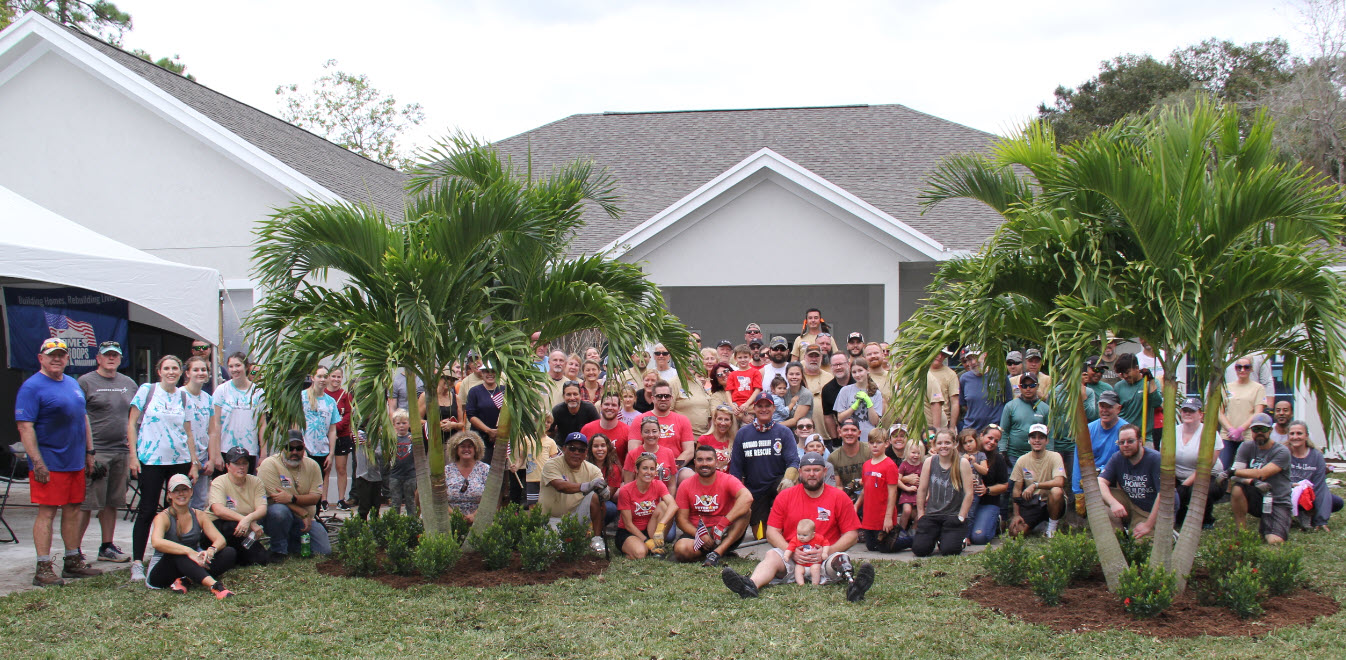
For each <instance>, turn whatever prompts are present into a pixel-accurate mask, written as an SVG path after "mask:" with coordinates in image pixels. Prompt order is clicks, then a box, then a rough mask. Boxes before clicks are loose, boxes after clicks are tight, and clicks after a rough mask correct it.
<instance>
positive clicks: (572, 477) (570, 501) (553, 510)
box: [538, 455, 603, 518]
mask: <svg viewBox="0 0 1346 660" xmlns="http://www.w3.org/2000/svg"><path fill="white" fill-rule="evenodd" d="M601 476H603V473H602V471H601V470H599V469H598V466H597V465H594V464H593V463H590V462H589V461H585V462H583V463H581V464H580V466H579V468H578V469H574V470H572V469H570V465H569V464H567V463H566V457H565V456H564V455H562V456H557V457H555V458H553V459H551V460H549V461H547V462H546V463H543V464H542V485H541V493H540V494H539V496H538V505H539V506H541V507H542V508H543V509H545V510H546V511H547V512H548V514H550V515H551V517H553V518H560V517H561V516H564V515H565V514H567V513H570V512H571V511H572V510H573V509H574V508H575V507H576V506H578V505H579V503H580V500H583V499H584V494H583V493H578V492H576V493H562V492H561V491H559V490H556V489H555V488H552V486H551V482H553V481H556V480H557V479H561V480H563V481H569V482H570V483H574V484H582V483H584V482H586V481H593V480H594V479H597V478H599V477H601Z"/></svg>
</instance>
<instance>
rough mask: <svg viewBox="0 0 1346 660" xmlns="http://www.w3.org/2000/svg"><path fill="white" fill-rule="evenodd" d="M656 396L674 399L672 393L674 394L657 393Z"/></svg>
mask: <svg viewBox="0 0 1346 660" xmlns="http://www.w3.org/2000/svg"><path fill="white" fill-rule="evenodd" d="M654 398H656V399H672V398H673V395H672V394H656V395H654Z"/></svg>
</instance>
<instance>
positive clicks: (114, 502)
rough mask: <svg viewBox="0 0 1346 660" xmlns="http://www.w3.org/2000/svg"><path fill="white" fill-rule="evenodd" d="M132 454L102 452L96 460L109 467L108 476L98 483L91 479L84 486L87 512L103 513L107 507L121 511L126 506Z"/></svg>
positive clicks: (84, 507) (83, 506) (84, 506)
mask: <svg viewBox="0 0 1346 660" xmlns="http://www.w3.org/2000/svg"><path fill="white" fill-rule="evenodd" d="M130 456H131V455H130V454H129V453H128V452H124V451H100V452H98V454H97V455H96V456H95V457H94V460H96V461H98V462H99V463H102V464H103V465H106V466H107V474H106V475H105V476H104V477H103V478H102V479H99V480H97V481H94V480H92V479H89V480H87V481H86V483H85V486H84V504H83V505H82V506H80V508H81V509H83V510H85V511H102V510H103V509H104V508H105V507H112V508H114V509H120V508H122V507H124V506H126V483H127V481H128V480H129V479H130V477H131V473H130V471H129V470H128V469H127V466H126V462H127V459H128V458H130ZM85 472H88V470H85Z"/></svg>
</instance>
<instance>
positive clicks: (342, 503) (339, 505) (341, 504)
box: [337, 500, 351, 511]
mask: <svg viewBox="0 0 1346 660" xmlns="http://www.w3.org/2000/svg"><path fill="white" fill-rule="evenodd" d="M337 508H338V509H341V510H342V511H350V510H351V505H350V504H349V503H347V502H346V500H337Z"/></svg>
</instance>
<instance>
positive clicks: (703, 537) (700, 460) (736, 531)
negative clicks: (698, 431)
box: [673, 445, 752, 566]
mask: <svg viewBox="0 0 1346 660" xmlns="http://www.w3.org/2000/svg"><path fill="white" fill-rule="evenodd" d="M717 464H718V461H717V459H716V458H715V448H714V447H711V446H710V445H701V446H700V447H697V448H696V454H695V456H694V457H693V459H692V465H693V467H694V468H695V469H696V478H695V479H687V480H686V481H683V482H682V484H681V485H680V486H678V495H677V497H676V498H674V499H676V500H677V502H678V518H677V521H678V529H680V530H682V533H683V534H686V536H684V537H683V538H680V539H678V542H677V543H676V544H674V545H673V557H674V558H676V559H677V560H678V561H682V562H688V561H697V560H698V559H700V560H702V561H701V565H702V566H716V565H718V564H719V563H720V557H721V556H722V555H723V554H724V553H726V552H729V551H730V550H731V549H733V548H734V547H735V546H737V545H738V542H739V541H740V540H741V539H742V538H743V532H745V531H747V529H748V514H750V513H752V493H751V492H750V491H749V490H748V489H747V488H744V486H743V482H741V481H739V480H738V479H735V478H734V477H733V476H731V475H729V474H728V473H725V472H720V471H719V470H718V469H716V467H715V466H716V465H717Z"/></svg>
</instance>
